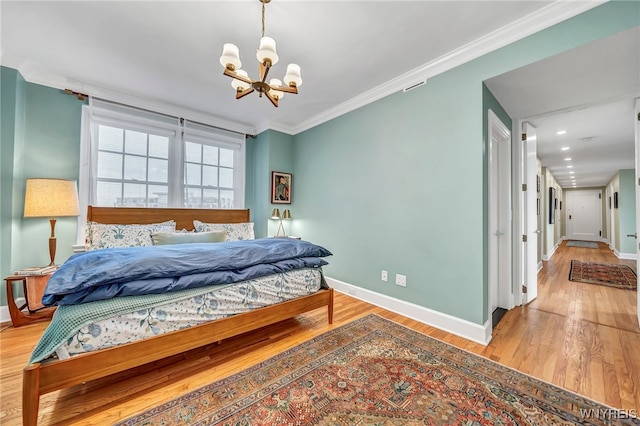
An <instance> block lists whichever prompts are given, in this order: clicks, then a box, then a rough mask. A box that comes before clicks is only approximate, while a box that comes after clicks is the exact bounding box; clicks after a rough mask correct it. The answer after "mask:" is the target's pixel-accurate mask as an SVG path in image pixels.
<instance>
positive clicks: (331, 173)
mask: <svg viewBox="0 0 640 426" xmlns="http://www.w3.org/2000/svg"><path fill="white" fill-rule="evenodd" d="M639 10H640V3H638V2H611V3H607V4H605V5H603V6H600V7H598V8H595V9H593V10H591V11H589V12H586V13H584V14H582V15H580V16H577V17H575V18H573V19H570V20H568V21H565V22H563V23H561V24H558V25H556V26H554V27H552V28H549V29H547V30H544V31H542V32H539V33H537V34H534V35H532V36H529V37H527V38H525V39H523V40H521V41H518V42H516V43H513V44H511V45H509V46H506V47H504V48H502V49H499V50H497V51H495V52H492V53H489V54H487V55H484V56H482V57H481V58H478V59H476V60H474V61H471V62H469V63H466V64H463V65H461V66H459V67H457V68H455V69H453V70H451V71H448V72H446V73H444V74H441V75H438V76H436V77H433V78H431V79H429V81H428V82H427V84H426V85H425V86H422V87H420V88H419V89H416V90H413V91H410V92H407V93H396V94H393V95H390V96H388V97H386V98H384V99H382V100H380V101H377V102H375V103H373V104H370V105H367V106H365V107H362V108H360V109H358V110H356V111H353V112H350V113H349V114H346V115H343V116H341V117H338V118H336V119H334V120H332V121H330V122H327V123H324V124H322V125H319V126H317V127H315V128H312V129H309V130H307V131H305V132H303V133H300V134H298V135H296V137H295V151H294V152H295V156H294V166H295V168H294V171H295V174H296V221H295V223H296V227H297V228H299V231H296V232H297V233H299V234H301V235H302V236H303V237H304V238H306V239H309V240H311V241H315V242H318V243H321V244H323V245H325V246H326V247H327V248H329V249H330V250H331V251H332V252H333V253H334V256H333V257H332V258H331V259H330V265H328V266H327V267H326V274H327V275H328V276H330V277H332V278H336V279H338V280H341V281H345V282H348V283H350V284H354V285H357V286H360V287H362V288H365V289H368V290H371V291H374V292H378V293H382V294H385V295H388V296H391V297H395V298H398V299H401V300H405V301H408V302H412V303H415V304H418V305H421V306H424V307H427V308H431V309H434V310H436V311H439V312H443V313H446V314H450V315H453V316H455V317H458V318H462V319H465V320H468V321H470V322H473V323H476V324H483V323H484V322H485V321H487V319H488V315H487V310H486V294H487V285H486V257H485V254H484V253H485V252H486V249H487V239H486V230H485V222H486V220H485V216H486V212H487V209H486V202H485V199H486V197H485V195H484V194H485V189H484V188H485V186H486V167H485V164H486V152H485V146H484V139H485V138H484V136H483V135H484V121H483V115H484V109H485V107H484V106H483V104H484V100H483V84H482V82H483V81H484V80H486V79H488V78H491V77H494V76H496V75H499V74H502V73H504V72H507V71H510V70H512V69H515V68H517V67H520V66H523V65H527V64H529V63H532V62H535V61H538V60H540V59H544V58H546V57H549V56H551V55H554V54H557V53H560V52H563V51H565V50H567V49H571V48H573V47H576V46H579V45H581V44H584V43H588V42H591V41H593V40H595V39H598V38H601V37H604V36H607V35H611V34H614V33H616V32H618V31H622V30H624V29H627V28H630V27H632V26H636V25H638V24H639V23H640V19H639V17H640V13H639ZM382 269H385V270H388V271H389V273H390V282H389V283H384V282H382V281H381V280H380V271H381V270H382ZM396 273H400V274H404V275H407V287H406V288H402V287H398V286H395V285H394V284H392V282H393V281H394V279H393V277H394V274H396Z"/></svg>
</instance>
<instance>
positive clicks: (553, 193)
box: [549, 187, 557, 224]
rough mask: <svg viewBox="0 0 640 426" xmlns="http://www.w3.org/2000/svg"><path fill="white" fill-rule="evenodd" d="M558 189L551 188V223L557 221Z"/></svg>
mask: <svg viewBox="0 0 640 426" xmlns="http://www.w3.org/2000/svg"><path fill="white" fill-rule="evenodd" d="M556 200H557V198H556V189H555V188H551V187H550V188H549V224H554V223H556Z"/></svg>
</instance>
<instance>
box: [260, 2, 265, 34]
mask: <svg viewBox="0 0 640 426" xmlns="http://www.w3.org/2000/svg"><path fill="white" fill-rule="evenodd" d="M264 4H265V2H262V35H261V37H264Z"/></svg>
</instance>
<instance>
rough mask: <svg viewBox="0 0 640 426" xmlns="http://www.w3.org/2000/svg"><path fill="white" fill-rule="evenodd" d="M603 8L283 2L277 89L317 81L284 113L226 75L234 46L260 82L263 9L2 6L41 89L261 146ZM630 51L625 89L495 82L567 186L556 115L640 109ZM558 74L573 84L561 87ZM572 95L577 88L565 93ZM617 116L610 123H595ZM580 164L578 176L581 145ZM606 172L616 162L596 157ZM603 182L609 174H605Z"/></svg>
mask: <svg viewBox="0 0 640 426" xmlns="http://www.w3.org/2000/svg"><path fill="white" fill-rule="evenodd" d="M601 3H602V2H601V1H592V2H567V1H520V0H499V1H464V2H463V1H312V0H297V1H292V0H273V1H271V3H269V4H267V6H266V20H265V24H266V35H269V36H271V37H273V38H274V39H275V40H276V41H277V43H278V53H279V55H280V62H279V63H278V64H277V65H276V66H275V67H274V68H273V71H272V72H273V74H272V75H271V76H272V77H279V78H282V76H283V75H284V72H285V70H286V65H287V64H288V63H290V62H295V63H298V64H299V65H300V66H301V68H302V78H303V80H304V82H303V84H302V86H301V87H300V94H298V95H291V94H287V95H285V97H284V98H283V99H282V100H281V102H280V107H279V108H277V109H276V108H274V107H273V106H272V105H271V104H270V102H269V101H268V100H267V99H261V98H259V97H258V96H257V94H256V93H254V94H251V95H249V96H247V97H245V98H243V99H241V100H235V99H234V92H233V89H232V88H231V86H230V79H229V78H228V77H226V76H223V75H222V66H221V65H220V63H219V61H218V58H219V56H220V53H221V52H222V45H223V44H224V43H226V42H232V43H234V44H236V45H237V46H238V47H239V48H240V57H241V59H242V61H243V66H242V68H243V69H245V70H247V71H248V72H249V75H250V76H252V77H254V78H256V77H257V73H258V64H257V60H255V59H254V58H255V54H254V52H255V49H256V48H257V44H258V40H259V37H260V9H261V5H260V3H259V2H258V1H257V0H234V1H188V2H187V1H83V2H78V1H68V2H63V1H55V0H54V1H51V0H50V1H42V2H36V1H6V0H2V1H0V24H1V29H0V53H1V56H0V63H1V64H2V65H5V66H9V67H12V68H16V69H18V70H20V72H21V74H22V75H23V76H24V77H25V79H26V80H27V81H31V82H34V83H40V84H47V85H50V86H52V87H58V88H69V89H73V90H76V91H80V92H83V93H87V94H90V95H93V96H97V97H105V98H108V99H114V100H119V101H121V102H126V103H129V104H132V105H138V106H144V107H152V108H154V109H156V110H159V111H164V112H173V113H176V112H181V113H182V114H184V115H186V116H188V117H190V118H192V119H200V121H203V122H208V123H210V124H215V125H220V126H224V127H227V128H230V129H234V130H239V131H245V132H247V133H256V132H257V131H262V130H264V129H266V128H272V129H276V130H280V131H283V132H286V133H291V134H295V133H297V132H300V131H302V130H305V129H307V128H310V127H312V126H314V125H316V124H319V123H321V122H323V121H326V120H328V119H330V118H333V117H335V116H338V115H340V114H342V113H344V112H347V111H349V110H352V109H355V108H357V107H359V106H361V105H364V104H366V103H368V102H371V101H373V100H375V99H379V98H381V97H383V96H386V95H388V94H390V93H393V92H396V91H398V90H401V89H402V88H404V87H408V86H410V85H412V84H414V83H416V82H418V81H423V80H425V79H428V78H429V77H431V76H433V75H436V74H438V73H440V72H443V71H445V70H446V69H449V68H452V67H453V66H456V65H458V64H460V63H462V62H464V61H467V60H470V59H473V58H474V57H478V56H480V55H482V54H484V53H486V52H488V51H490V50H492V49H496V48H499V47H501V46H504V45H506V44H508V43H510V42H513V41H515V40H517V39H520V38H522V37H525V36H527V35H529V34H531V33H533V32H535V31H539V30H541V29H543V28H545V27H547V26H550V25H553V24H555V23H557V22H560V21H562V20H564V19H567V18H569V17H571V16H573V15H575V14H578V13H581V12H582V11H585V10H588V9H590V8H592V7H595V6H597V5H598V4H601ZM622 42H623V43H630V44H625V45H624V46H623V47H622V48H619V47H616V48H615V49H612V50H613V51H612V52H610V51H609V50H611V49H609V48H605V49H604V51H599V52H598V54H603V55H605V54H613V53H616V52H617V53H620V51H621V50H623V49H624V51H625V52H626V53H629V50H627V49H631V54H629V55H628V58H627V62H626V64H631V68H630V69H628V72H627V73H626V74H625V73H624V72H620V74H624V76H623V77H624V78H618V77H616V78H615V79H613V78H611V79H609V80H607V79H606V78H604V77H605V76H607V75H610V73H611V72H613V71H615V72H618V71H620V64H619V62H616V61H618V60H620V59H621V58H620V57H619V56H620V55H617V56H615V58H613V57H608V56H607V57H606V59H605V60H601V61H593V60H592V61H591V62H587V63H585V65H584V66H583V67H581V68H580V72H579V73H578V72H577V71H576V72H569V71H567V66H566V60H564V61H561V62H553V61H554V58H550V59H548V60H547V61H549V62H548V63H547V64H546V65H545V62H547V61H543V62H542V63H540V64H534V65H531V66H530V67H533V68H529V67H525V68H523V69H521V70H515V71H513V73H508V74H506V75H504V76H499V77H496V78H495V79H492V80H491V81H489V82H488V86H489V87H490V88H491V90H492V91H494V94H495V95H496V97H497V98H498V99H499V100H500V101H501V103H502V104H503V105H504V106H505V109H506V110H507V112H508V113H509V114H510V115H511V116H512V117H514V118H517V117H528V118H530V120H529V121H531V122H532V123H533V124H534V125H536V126H537V127H538V135H539V136H538V139H539V146H540V148H539V150H540V156H541V158H543V161H545V162H547V163H548V166H549V168H550V169H551V170H552V172H554V175H555V174H556V173H558V174H557V177H558V179H559V180H560V178H561V174H560V170H559V169H555V167H556V166H555V163H554V161H557V160H553V158H554V157H553V155H551V154H547V152H548V151H549V150H551V151H553V149H551V148H547V145H546V141H547V139H548V138H547V136H546V135H547V134H550V133H549V132H552V129H551V127H554V126H558V125H559V124H557V123H554V122H553V121H552V120H553V118H552V116H550V115H549V112H558V111H562V112H565V111H570V110H571V109H579V108H581V107H585V106H592V105H596V104H598V105H599V104H603V103H609V102H613V101H618V100H621V97H622V96H623V93H622V92H624V96H626V98H625V100H628V97H629V92H628V90H631V91H634V90H635V92H634V93H635V95H636V96H637V95H638V92H640V90H639V89H638V81H637V80H638V78H637V75H638V62H639V61H638V59H637V52H638V50H639V49H638V46H637V42H638V37H637V33H636V34H632V35H628V36H627V38H626V39H625V40H623V41H622ZM634 42H635V43H636V44H635V45H634V44H633V43H634ZM634 48H635V55H636V56H634V53H633V49H634ZM584 50H585V52H583V53H582V55H587V57H589V55H591V53H590V50H589V48H588V47H587V48H585V49H584ZM600 50H602V48H600ZM569 54H571V53H569ZM556 59H557V58H556ZM622 59H624V58H622ZM557 60H558V61H560V59H557ZM634 60H635V64H634V63H633V61H634ZM569 62H571V60H570V61H569ZM634 67H635V68H634ZM558 71H567V72H565V73H564V74H563V75H562V76H558V75H557V72H558ZM592 71H597V72H598V73H599V74H597V80H593V77H592V75H591V74H590V72H592ZM633 72H635V73H636V74H635V76H636V77H635V89H629V88H628V87H625V88H624V89H620V90H622V92H620V90H618V88H617V86H616V85H615V84H610V83H617V82H618V81H622V80H624V81H626V82H628V81H629V80H633V78H632V76H631V73H633ZM577 76H579V77H580V78H576V77H577ZM616 76H617V74H616ZM594 81H597V83H594ZM567 82H568V83H571V84H572V85H574V86H575V88H574V89H572V90H571V91H569V90H564V89H565V88H566V87H568V86H567ZM577 83H580V84H577ZM605 83H606V84H605ZM427 84H428V83H427ZM613 86H616V87H613ZM595 89H598V90H595ZM565 92H566V93H565ZM522 94H526V95H527V97H526V99H527V101H526V102H520V101H519V100H521V99H525V98H523V97H522ZM587 94H588V96H587ZM577 95H583V96H577ZM626 105H627V107H628V105H629V103H628V102H627V104H626ZM621 107H622V106H619V108H621ZM603 108H604V107H603ZM589 110H590V109H589ZM625 111H626V110H625ZM604 114H605V113H604V112H602V111H601V112H597V113H595V116H596V117H601V116H603V115H604ZM573 115H574V116H576V115H578V114H577V112H576V113H573ZM619 115H620V114H619V113H618V114H614V115H613V117H612V118H611V119H610V120H609V121H610V122H611V121H612V120H613V119H614V118H617V117H618V116H619ZM575 122H576V121H575V120H574V121H572V123H575ZM578 123H580V124H581V127H580V128H577V127H576V128H575V130H573V129H572V130H570V129H569V128H567V131H568V132H569V133H568V134H567V135H566V136H567V138H577V139H576V140H582V139H581V138H585V137H592V136H593V137H594V139H595V140H596V142H598V143H599V144H600V145H598V146H602V144H605V145H604V146H606V147H607V149H606V153H607V154H612V153H613V152H614V151H617V150H616V149H612V147H613V145H612V144H613V142H614V140H615V141H616V144H620V145H625V144H626V142H625V141H627V139H628V136H627V135H626V133H625V135H622V136H619V137H618V136H616V138H615V139H613V138H611V137H609V138H608V139H604V140H603V139H599V137H600V136H601V135H602V134H605V135H609V136H612V135H613V133H612V132H613V130H609V129H606V128H603V127H599V128H598V130H599V132H597V131H596V130H594V129H589V128H585V127H584V125H586V124H594V123H595V119H594V118H593V117H588V118H579V120H578ZM567 126H569V124H567ZM615 128H616V129H618V128H625V126H618V125H616V126H615ZM578 129H580V130H579V131H578ZM545 132H546V133H545ZM579 135H583V136H579ZM584 135H587V136H584ZM554 137H555V136H554ZM549 139H550V138H549ZM619 139H620V141H619ZM554 140H555V139H554ZM583 145H587V144H586V143H583ZM591 145H597V144H595V143H591ZM616 146H617V145H616ZM624 149H627V151H624V155H623V157H624V158H623V160H624V161H626V162H627V163H624V164H628V161H629V158H630V157H629V155H628V147H627V148H624ZM631 149H632V148H631ZM571 152H572V156H575V157H576V159H575V162H576V164H575V167H576V171H577V170H578V167H577V166H578V163H577V162H578V158H579V157H578V155H577V154H578V152H579V151H578V145H577V144H576V145H575V146H574V147H572V151H571ZM621 152H623V151H621ZM574 153H575V155H574ZM594 155H595V157H594ZM587 157H588V156H587ZM592 158H597V159H599V160H602V159H604V158H605V157H604V155H602V154H599V153H595V154H593V155H592ZM619 160H620V158H611V160H610V161H609V160H608V161H607V163H611V166H607V167H606V168H605V169H603V170H601V171H599V173H602V175H601V177H600V178H599V179H600V180H599V181H598V182H600V181H601V180H602V179H605V175H606V176H609V175H611V170H613V169H612V168H611V167H614V164H623V163H618V161H619ZM601 163H603V161H598V164H600V165H602V164H601ZM585 164H586V163H585ZM615 167H617V168H618V169H619V168H628V166H627V165H622V166H615ZM585 170H586V169H585ZM589 170H590V171H591V172H593V173H594V174H595V173H596V170H595V168H591V169H589ZM616 170H617V169H616ZM584 182H587V181H586V180H585V181H584ZM561 183H562V181H561ZM604 183H606V182H604ZM604 183H602V184H603V185H604ZM562 184H563V185H564V183H562ZM580 184H581V185H582V182H580ZM593 184H594V185H595V184H596V183H593ZM597 184H598V185H600V183H597Z"/></svg>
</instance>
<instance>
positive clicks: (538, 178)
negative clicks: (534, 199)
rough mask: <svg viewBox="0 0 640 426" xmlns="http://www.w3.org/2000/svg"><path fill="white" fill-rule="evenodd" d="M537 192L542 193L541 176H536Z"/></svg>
mask: <svg viewBox="0 0 640 426" xmlns="http://www.w3.org/2000/svg"><path fill="white" fill-rule="evenodd" d="M536 191H537V192H540V175H536Z"/></svg>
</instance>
